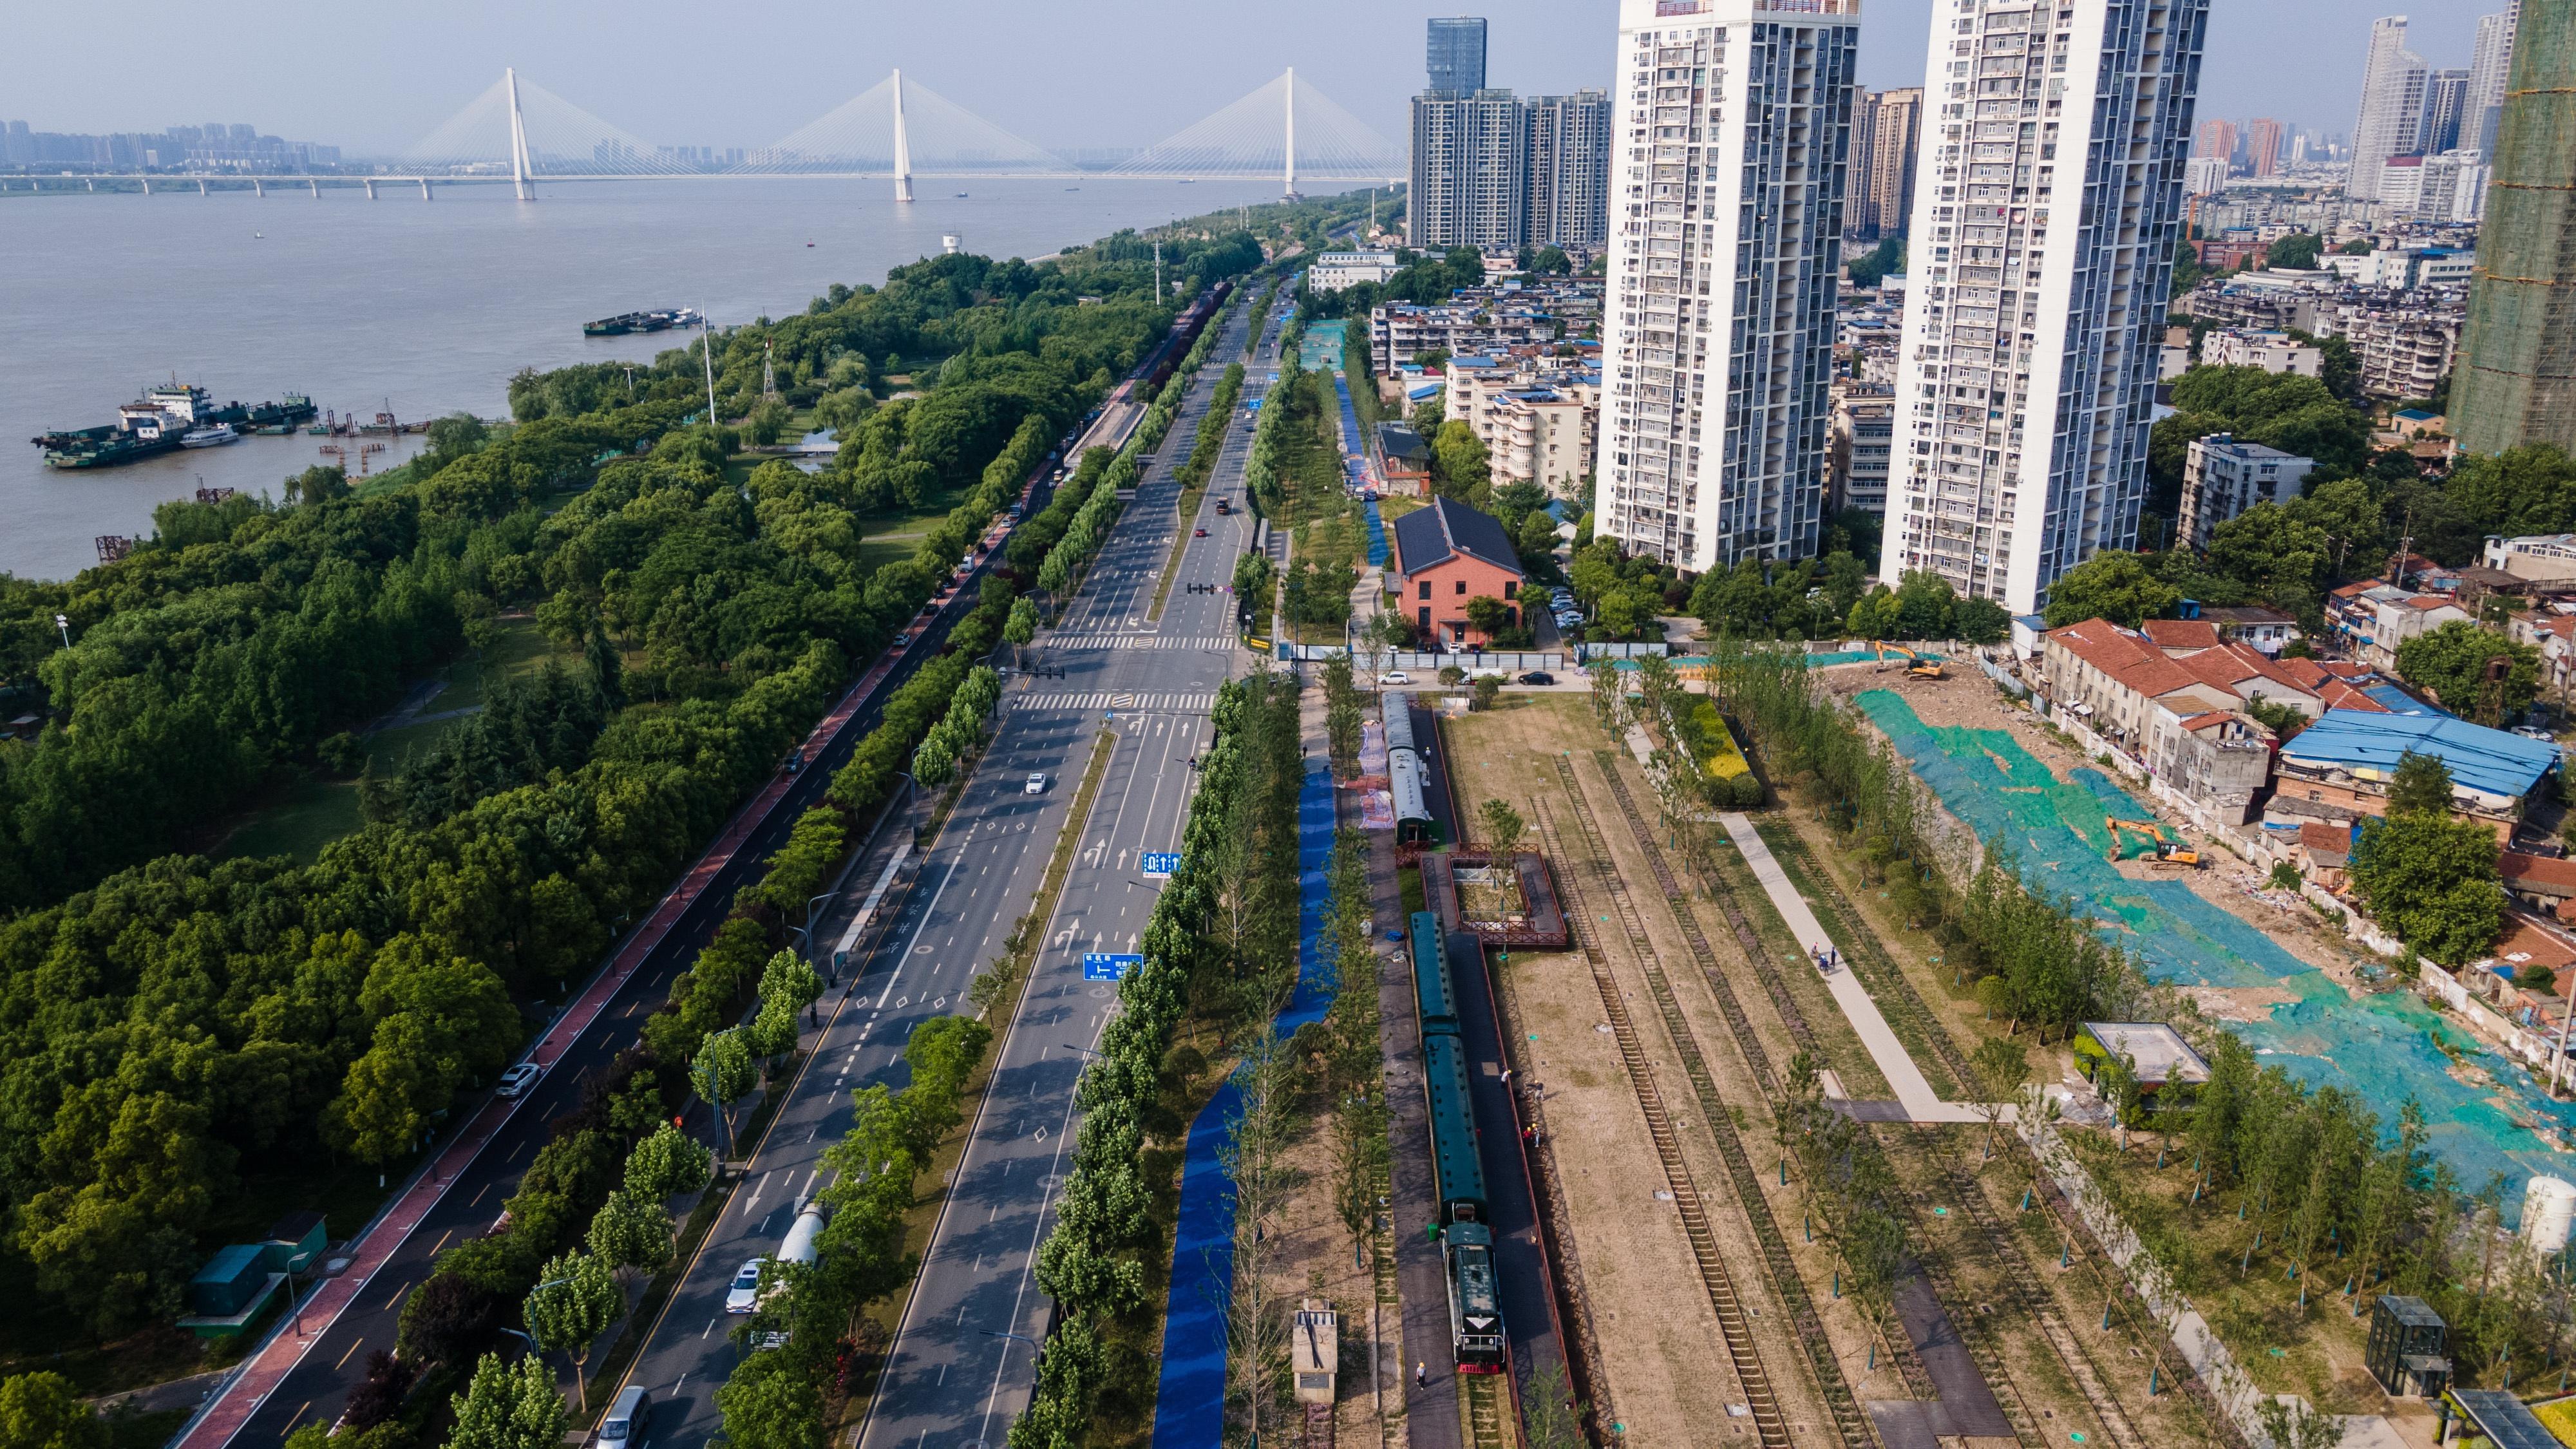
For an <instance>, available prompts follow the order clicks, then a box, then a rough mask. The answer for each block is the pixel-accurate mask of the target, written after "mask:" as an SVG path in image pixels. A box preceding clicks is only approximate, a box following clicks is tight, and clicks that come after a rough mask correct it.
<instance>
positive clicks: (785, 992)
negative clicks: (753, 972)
mask: <svg viewBox="0 0 2576 1449" xmlns="http://www.w3.org/2000/svg"><path fill="white" fill-rule="evenodd" d="M822 998H823V975H822V973H821V972H819V971H816V970H815V969H814V963H813V962H811V961H808V960H806V959H805V958H804V957H802V956H799V955H797V954H796V953H795V952H793V951H781V952H779V953H778V954H777V955H775V956H772V957H770V958H769V964H768V965H766V966H764V967H762V968H761V971H760V999H761V1000H762V1001H763V1002H771V1001H783V1002H785V1003H787V1010H788V1014H789V1015H790V1016H793V1015H794V1014H795V1013H797V1012H799V1011H803V1010H804V1009H805V1008H807V1007H809V1006H812V1005H813V1004H814V1003H815V1002H817V1001H820V1000H822Z"/></svg>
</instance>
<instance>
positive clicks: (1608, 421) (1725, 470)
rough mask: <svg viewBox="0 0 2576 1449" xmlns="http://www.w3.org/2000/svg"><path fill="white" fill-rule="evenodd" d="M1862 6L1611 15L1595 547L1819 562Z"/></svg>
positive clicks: (1736, 3)
mask: <svg viewBox="0 0 2576 1449" xmlns="http://www.w3.org/2000/svg"><path fill="white" fill-rule="evenodd" d="M1859 44H1860V3H1859V0H1620V3H1619V59H1618V78H1617V82H1616V84H1617V87H1618V93H1617V95H1616V97H1615V98H1614V99H1615V103H1616V106H1617V117H1618V119H1617V122H1616V124H1615V125H1614V127H1613V129H1612V133H1611V138H1610V147H1611V151H1610V238H1609V246H1610V259H1609V291H1608V294H1607V298H1606V300H1605V303H1604V309H1603V318H1602V329H1601V333H1602V399H1601V435H1600V451H1599V461H1598V464H1597V466H1596V468H1595V470H1594V476H1593V495H1594V496H1593V505H1592V507H1593V516H1594V519H1595V526H1596V528H1597V531H1598V532H1600V533H1601V534H1603V535H1605V536H1608V537H1613V538H1617V539H1619V540H1621V541H1622V542H1623V543H1624V544H1626V546H1627V547H1628V548H1629V549H1630V550H1631V551H1632V552H1637V553H1645V554H1651V555H1652V556H1654V557H1656V558H1658V559H1664V560H1668V561H1670V562H1671V563H1673V564H1674V565H1676V566H1678V567H1680V568H1683V569H1688V570H1694V571H1705V570H1708V569H1714V568H1726V567H1730V566H1732V565H1733V564H1734V563H1735V561H1736V560H1738V559H1740V558H1744V557H1746V556H1761V557H1770V558H1796V557H1800V556H1803V555H1807V554H1812V553H1814V552H1815V549H1816V530H1817V521H1818V518H1819V517H1820V515H1821V513H1822V510H1823V503H1824V488H1825V466H1826V457H1827V452H1828V438H1827V429H1828V426H1829V424H1830V423H1831V421H1832V406H1831V398H1830V396H1829V394H1828V392H1827V384H1828V382H1829V380H1830V377H1831V373H1832V352H1833V342H1834V289H1835V278H1836V275H1837V273H1838V272H1839V271H1840V269H1841V265H1842V256H1841V251H1842V232H1843V206H1844V194H1845V187H1846V185H1847V183H1848V170H1849V161H1848V158H1849V156H1850V135H1849V131H1850V126H1851V112H1852V100H1853V92H1854V81H1853V66H1854V62H1855V61H1856V59H1857V58H1858V53H1859Z"/></svg>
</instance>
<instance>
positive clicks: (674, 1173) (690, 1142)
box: [626, 1122, 715, 1202]
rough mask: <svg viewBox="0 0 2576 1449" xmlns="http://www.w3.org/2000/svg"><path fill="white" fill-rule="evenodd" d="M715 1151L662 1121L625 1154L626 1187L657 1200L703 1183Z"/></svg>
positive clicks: (691, 1189) (687, 1190)
mask: <svg viewBox="0 0 2576 1449" xmlns="http://www.w3.org/2000/svg"><path fill="white" fill-rule="evenodd" d="M714 1165H715V1154H714V1153H713V1152H710V1151H708V1150H707V1147H706V1145H705V1144H704V1143H702V1142H699V1141H698V1140H697V1139H696V1138H694V1137H691V1136H690V1135H689V1134H687V1133H686V1132H683V1131H681V1130H680V1129H679V1127H678V1126H677V1125H675V1124H673V1123H670V1122H665V1123H663V1124H662V1125H661V1126H660V1127H658V1128H656V1129H654V1132H653V1135H652V1136H650V1137H647V1138H645V1139H644V1140H643V1141H641V1142H638V1143H636V1144H635V1150H634V1151H632V1152H630V1153H628V1154H627V1156H626V1190H627V1191H629V1192H632V1193H635V1194H637V1195H639V1196H641V1197H643V1198H644V1199H645V1200H646V1201H648V1202H660V1201H662V1200H664V1199H665V1198H671V1197H676V1196H678V1195H679V1194H681V1193H684V1192H696V1191H697V1190H698V1189H700V1188H702V1187H705V1186H706V1185H707V1177H708V1173H709V1171H710V1169H712V1168H713V1166H714Z"/></svg>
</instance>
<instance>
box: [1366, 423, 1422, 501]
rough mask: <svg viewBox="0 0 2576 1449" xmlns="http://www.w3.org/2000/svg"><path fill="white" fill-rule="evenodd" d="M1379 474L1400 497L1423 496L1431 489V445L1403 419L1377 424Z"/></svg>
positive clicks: (1390, 489)
mask: <svg viewBox="0 0 2576 1449" xmlns="http://www.w3.org/2000/svg"><path fill="white" fill-rule="evenodd" d="M1377 446H1378V459H1379V466H1378V477H1379V481H1380V482H1382V483H1384V484H1385V485H1386V491H1387V492H1389V493H1392V494H1394V495H1396V496H1397V497H1399V498H1423V497H1427V496H1429V494H1430V492H1431V445H1430V444H1429V443H1427V442H1424V441H1423V438H1422V435H1421V434H1420V433H1417V432H1415V431H1414V430H1413V429H1412V428H1410V427H1408V426H1406V425H1405V424H1403V423H1380V424H1378V425H1377Z"/></svg>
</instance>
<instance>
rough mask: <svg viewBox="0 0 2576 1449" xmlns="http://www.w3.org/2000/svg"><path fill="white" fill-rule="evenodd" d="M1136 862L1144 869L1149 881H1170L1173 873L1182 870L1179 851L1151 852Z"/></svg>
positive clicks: (1138, 858)
mask: <svg viewBox="0 0 2576 1449" xmlns="http://www.w3.org/2000/svg"><path fill="white" fill-rule="evenodd" d="M1136 860H1137V864H1139V865H1140V866H1142V867H1143V868H1144V871H1145V879H1147V880H1165V879H1168V878H1169V877H1170V876H1171V874H1172V872H1173V871H1176V870H1179V869H1180V868H1181V853H1180V852H1179V851H1177V850H1169V851H1165V850H1149V851H1146V852H1145V853H1144V854H1143V855H1140V856H1138V857H1137V858H1136Z"/></svg>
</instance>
